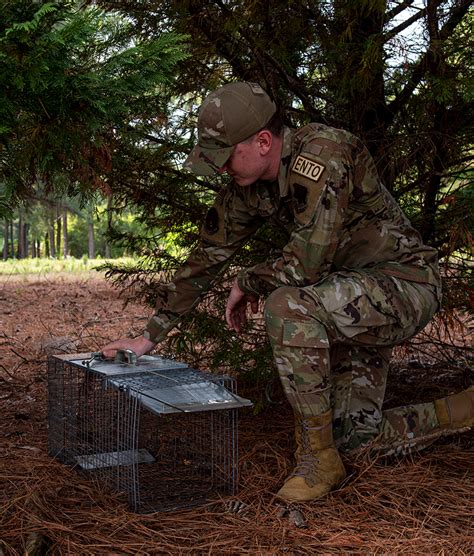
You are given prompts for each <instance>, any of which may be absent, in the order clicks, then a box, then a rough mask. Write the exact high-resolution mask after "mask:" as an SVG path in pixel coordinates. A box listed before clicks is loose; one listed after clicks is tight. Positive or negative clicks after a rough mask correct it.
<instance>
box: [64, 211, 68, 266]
mask: <svg viewBox="0 0 474 556" xmlns="http://www.w3.org/2000/svg"><path fill="white" fill-rule="evenodd" d="M68 251H69V246H68V241H67V208H66V207H63V255H64V258H65V259H67V256H68Z"/></svg>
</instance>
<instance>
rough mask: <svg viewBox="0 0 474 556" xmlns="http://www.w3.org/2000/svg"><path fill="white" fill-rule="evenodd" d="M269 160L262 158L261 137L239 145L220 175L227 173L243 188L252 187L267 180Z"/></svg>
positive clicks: (255, 137) (220, 170)
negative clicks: (262, 180) (261, 180)
mask: <svg viewBox="0 0 474 556" xmlns="http://www.w3.org/2000/svg"><path fill="white" fill-rule="evenodd" d="M267 165H268V160H267V158H266V157H265V156H262V150H261V145H260V144H259V137H258V136H254V137H253V138H252V139H251V140H248V141H245V142H243V143H238V144H237V145H236V146H235V148H234V151H233V152H232V155H231V157H230V158H229V160H228V161H227V162H226V163H225V164H224V166H222V168H220V169H219V173H221V174H223V173H224V172H227V174H229V175H230V176H232V178H233V179H234V180H235V182H236V183H237V185H240V186H242V187H245V186H248V185H251V184H252V183H255V182H256V181H257V180H259V179H265V174H266V172H267Z"/></svg>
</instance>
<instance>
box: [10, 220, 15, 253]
mask: <svg viewBox="0 0 474 556" xmlns="http://www.w3.org/2000/svg"><path fill="white" fill-rule="evenodd" d="M10 256H11V258H12V259H13V258H14V256H15V243H14V241H13V220H10Z"/></svg>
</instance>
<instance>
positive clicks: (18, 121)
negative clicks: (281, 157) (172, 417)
mask: <svg viewBox="0 0 474 556" xmlns="http://www.w3.org/2000/svg"><path fill="white" fill-rule="evenodd" d="M0 5H1V13H2V18H1V21H0V64H1V72H0V95H1V96H0V217H1V218H2V219H3V221H4V227H3V238H4V239H3V258H4V259H7V258H9V257H12V256H15V257H27V256H32V257H38V256H49V257H59V256H64V255H67V254H71V255H73V256H77V257H80V256H82V255H83V254H88V255H89V256H90V257H94V256H95V254H96V253H99V254H100V255H101V256H103V257H114V256H118V255H122V254H123V253H127V254H133V255H135V256H136V257H137V259H136V261H137V262H136V265H135V266H133V267H130V266H127V267H125V266H120V265H118V264H113V262H109V263H107V275H108V277H109V278H111V279H112V280H114V281H115V282H116V284H117V285H118V286H119V287H121V288H124V290H123V291H125V292H126V293H127V294H128V295H129V296H131V297H134V298H135V299H141V300H143V301H146V302H147V303H149V304H150V305H153V296H154V290H155V286H156V284H157V283H159V282H160V281H167V280H168V279H169V277H170V276H171V275H172V273H173V272H174V270H175V269H176V268H177V267H178V266H179V264H180V263H181V262H182V261H183V260H184V258H185V257H186V255H187V253H188V252H189V250H191V249H192V248H193V246H194V245H195V243H196V241H197V239H198V235H199V228H200V223H201V221H202V219H203V216H204V214H205V211H206V208H207V207H208V205H209V203H210V202H212V199H213V197H214V195H215V193H216V191H218V190H219V188H220V187H221V186H222V183H223V179H224V178H223V177H222V176H217V177H216V178H213V179H203V178H196V177H195V176H192V175H191V174H189V173H185V172H183V171H182V170H181V162H182V161H183V159H184V157H185V156H186V153H188V152H189V150H190V149H191V147H192V145H193V144H194V143H195V141H196V134H195V123H196V117H197V108H198V106H199V104H200V103H201V101H202V99H203V98H204V97H205V96H206V94H207V93H208V92H209V91H210V90H212V89H214V88H216V87H217V86H220V85H221V84H223V83H226V82H229V81H232V80H242V79H243V80H250V81H257V82H259V83H261V84H262V85H263V86H264V87H265V88H266V90H267V91H268V92H269V94H270V95H271V96H272V97H273V98H274V100H275V101H276V103H277V105H278V107H279V110H280V112H281V114H282V115H283V117H284V120H285V121H286V123H287V124H288V125H290V126H299V125H302V124H305V123H308V122H310V121H319V122H323V123H326V124H329V125H333V126H336V127H341V128H344V129H348V130H350V131H352V132H353V133H355V134H356V135H358V136H359V137H361V138H362V139H363V140H364V141H365V143H366V144H367V146H368V148H369V149H370V151H371V153H372V155H373V157H374V159H375V161H376V164H377V166H378V170H379V172H380V175H381V176H382V178H383V180H384V182H385V184H386V185H387V186H388V188H389V189H390V190H391V191H392V193H393V195H394V196H395V197H396V198H397V200H398V201H399V203H400V204H401V205H402V207H403V209H404V210H405V212H406V213H407V215H408V216H409V217H410V218H411V220H412V222H413V224H414V225H415V227H416V228H417V229H418V230H419V231H420V233H421V234H422V236H423V238H424V240H425V241H426V242H427V243H429V244H430V245H433V246H435V247H436V248H438V249H439V251H440V255H441V260H442V263H443V272H444V275H445V292H446V293H445V299H444V305H445V308H444V310H445V314H446V315H449V314H450V313H451V312H452V311H454V310H461V311H466V310H470V309H472V291H473V290H472V282H471V281H470V280H471V278H470V275H469V261H470V259H469V257H470V254H471V253H472V224H473V220H474V217H473V213H472V206H473V202H474V187H473V181H472V176H473V168H472V160H473V149H472V121H473V117H472V116H473V99H472V43H473V33H472V24H473V14H472V11H470V5H471V2H470V1H469V0H425V1H424V2H420V1H418V0H399V1H385V0H358V1H355V0H350V1H342V0H334V1H325V0H324V1H316V0H312V1H311V0H308V1H305V0H303V1H298V2H296V1H291V0H290V1H288V0H285V1H283V0H268V1H266V2H262V1H260V2H256V1H254V0H239V1H233V0H217V1H207V0H175V1H172V0H169V1H168V0H163V1H153V0H151V1H147V2H137V1H128V0H123V1H121V0H114V1H108V2H107V1H97V2H92V1H90V2H78V1H53V2H42V1H38V0H19V1H7V0H2V1H1V2H0ZM99 216H100V217H99ZM282 241H284V238H278V236H275V233H274V232H273V231H272V232H270V231H269V230H268V229H262V230H261V231H260V233H259V235H258V237H256V238H255V239H253V240H252V242H251V243H250V244H249V245H248V248H247V249H245V250H244V251H243V252H242V253H241V254H240V255H239V256H238V257H237V258H236V259H235V260H233V261H232V265H231V266H230V267H229V268H228V270H227V276H228V277H231V276H232V275H233V273H234V272H235V271H236V269H237V268H239V267H241V266H243V265H250V264H254V263H255V262H256V261H258V260H259V258H262V257H264V256H265V255H266V254H267V253H268V251H269V250H271V249H278V248H279V247H280V246H281V242H282ZM226 291H227V289H226V282H225V280H224V281H221V282H219V284H218V285H216V287H215V288H214V290H213V292H212V293H210V294H209V295H208V296H207V297H206V298H205V299H204V300H202V302H201V304H200V305H199V307H198V309H197V310H196V311H193V314H192V315H190V316H188V317H187V318H186V319H185V320H184V321H183V323H182V324H181V327H180V333H179V334H175V335H172V336H170V337H169V338H168V340H167V349H172V350H173V353H174V354H175V355H177V356H180V357H182V358H185V359H188V360H190V361H191V362H192V363H193V364H195V365H198V364H199V363H200V362H202V360H203V359H205V361H206V364H208V365H209V366H210V367H214V368H215V367H218V366H219V367H222V366H224V367H225V366H231V367H233V368H234V369H243V370H246V371H248V372H250V373H251V374H252V376H253V378H254V379H258V378H259V377H265V376H267V373H268V358H267V355H268V353H267V348H266V346H265V343H264V340H263V338H264V334H263V329H262V327H261V325H260V323H259V321H258V320H257V321H254V323H253V324H252V325H251V327H250V328H249V329H248V330H247V333H246V334H244V335H243V336H241V337H239V338H237V337H235V336H234V335H231V334H229V332H227V330H226V328H225V327H224V326H222V322H223V321H222V318H223V317H222V315H223V304H224V303H225V297H226ZM470 296H471V297H470ZM257 346H258V349H255V348H256V347H257ZM244 347H247V348H248V347H252V349H250V350H248V349H247V350H245V349H242V348H244ZM164 349H166V348H164Z"/></svg>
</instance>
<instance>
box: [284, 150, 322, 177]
mask: <svg viewBox="0 0 474 556" xmlns="http://www.w3.org/2000/svg"><path fill="white" fill-rule="evenodd" d="M291 170H292V171H293V172H296V173H297V174H300V175H302V176H305V177H306V178H309V179H310V180H313V181H318V180H319V178H320V177H321V175H322V173H323V172H324V166H323V165H322V164H319V163H318V162H315V161H314V160H310V159H309V158H306V157H304V156H301V155H298V157H297V158H296V160H295V162H294V164H293V167H292V168H291Z"/></svg>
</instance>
